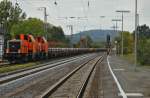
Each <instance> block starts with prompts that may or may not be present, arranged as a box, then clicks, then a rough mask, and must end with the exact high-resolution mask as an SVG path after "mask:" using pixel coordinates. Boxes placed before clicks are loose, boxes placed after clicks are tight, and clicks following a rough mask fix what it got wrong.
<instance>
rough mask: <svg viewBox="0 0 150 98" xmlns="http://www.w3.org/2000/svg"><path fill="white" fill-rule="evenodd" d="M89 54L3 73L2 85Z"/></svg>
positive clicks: (1, 77)
mask: <svg viewBox="0 0 150 98" xmlns="http://www.w3.org/2000/svg"><path fill="white" fill-rule="evenodd" d="M88 56H89V55H84V56H79V57H71V58H70V59H67V60H65V59H62V60H59V61H57V62H54V63H53V62H52V63H49V62H48V63H45V64H40V65H39V66H38V67H34V68H30V69H23V70H18V71H15V72H10V73H6V74H3V75H1V76H0V85H1V84H4V83H7V82H10V81H13V80H16V79H19V78H22V77H25V76H28V75H31V74H35V73H37V72H40V71H43V70H46V69H49V68H54V67H57V66H59V65H61V64H65V63H70V62H73V61H76V60H78V59H81V58H86V57H88Z"/></svg>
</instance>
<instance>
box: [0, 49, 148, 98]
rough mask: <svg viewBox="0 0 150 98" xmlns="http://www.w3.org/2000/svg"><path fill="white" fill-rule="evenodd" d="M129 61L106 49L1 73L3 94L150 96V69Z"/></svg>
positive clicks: (27, 97) (22, 97)
mask: <svg viewBox="0 0 150 98" xmlns="http://www.w3.org/2000/svg"><path fill="white" fill-rule="evenodd" d="M129 64H130V63H129V62H127V61H125V60H124V59H122V58H120V57H117V56H114V55H110V56H107V54H106V53H105V52H97V53H87V54H82V55H77V56H72V57H66V58H59V59H53V60H50V61H49V62H46V63H42V64H39V65H37V66H33V67H29V68H25V69H18V70H15V71H11V72H5V73H1V74H0V98H149V97H150V96H149V95H150V93H149V90H150V88H149V85H150V84H149V82H148V81H149V79H150V78H149V76H144V74H143V73H148V70H145V71H144V72H143V71H141V70H140V69H141V68H139V69H138V68H137V72H134V71H133V68H132V66H130V67H129ZM11 66H12V65H11ZM143 69H144V68H143ZM136 74H137V75H136ZM143 77H144V78H143ZM138 79H141V80H144V82H142V81H139V80H138Z"/></svg>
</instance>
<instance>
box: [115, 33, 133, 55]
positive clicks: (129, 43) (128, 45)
mask: <svg viewBox="0 0 150 98" xmlns="http://www.w3.org/2000/svg"><path fill="white" fill-rule="evenodd" d="M123 38H124V40H123V45H124V48H123V50H124V54H129V53H132V52H133V46H134V41H133V36H132V34H131V33H130V32H123ZM115 41H117V45H118V46H119V53H120V52H121V34H120V36H119V37H116V38H115Z"/></svg>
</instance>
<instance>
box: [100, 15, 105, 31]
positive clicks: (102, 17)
mask: <svg viewBox="0 0 150 98" xmlns="http://www.w3.org/2000/svg"><path fill="white" fill-rule="evenodd" d="M105 17H106V16H100V18H101V19H104V18H105ZM100 29H101V30H102V25H101V24H100Z"/></svg>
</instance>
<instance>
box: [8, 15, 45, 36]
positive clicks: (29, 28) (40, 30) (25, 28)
mask: <svg viewBox="0 0 150 98" xmlns="http://www.w3.org/2000/svg"><path fill="white" fill-rule="evenodd" d="M43 25H44V23H43V22H42V21H41V20H40V19H36V18H29V19H27V20H24V21H22V22H20V23H19V24H15V25H13V27H12V28H11V35H12V36H15V35H16V34H32V35H34V36H44V35H45V34H46V33H45V32H44V27H43Z"/></svg>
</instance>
